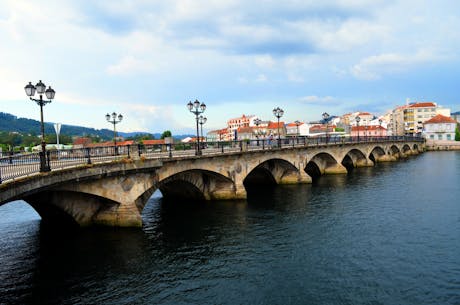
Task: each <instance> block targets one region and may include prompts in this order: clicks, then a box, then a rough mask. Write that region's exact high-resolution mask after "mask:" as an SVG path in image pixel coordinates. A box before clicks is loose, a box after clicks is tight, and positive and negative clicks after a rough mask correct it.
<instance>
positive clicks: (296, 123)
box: [294, 120, 302, 144]
mask: <svg viewBox="0 0 460 305" xmlns="http://www.w3.org/2000/svg"><path fill="white" fill-rule="evenodd" d="M294 124H295V126H296V127H297V136H296V138H297V144H299V136H300V132H299V126H300V125H301V124H302V123H301V122H300V121H299V120H295V121H294Z"/></svg>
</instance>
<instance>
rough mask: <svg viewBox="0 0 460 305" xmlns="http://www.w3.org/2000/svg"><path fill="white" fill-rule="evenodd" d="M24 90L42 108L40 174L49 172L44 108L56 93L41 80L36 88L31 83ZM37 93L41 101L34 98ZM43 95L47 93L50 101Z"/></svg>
mask: <svg viewBox="0 0 460 305" xmlns="http://www.w3.org/2000/svg"><path fill="white" fill-rule="evenodd" d="M24 90H25V91H26V94H27V96H28V97H29V98H30V100H32V101H34V102H36V103H37V105H39V106H40V127H41V134H42V143H41V146H42V151H41V154H40V172H49V171H50V170H51V168H50V164H49V160H48V159H47V158H46V143H45V125H44V123H43V106H45V105H46V104H48V103H51V100H52V99H54V95H55V94H56V92H55V91H54V90H53V89H52V88H51V86H49V87H48V89H46V86H45V84H44V83H42V81H41V80H40V81H39V82H38V83H37V84H36V85H35V86H34V85H32V83H31V82H29V84H28V85H26V86H25V87H24ZM35 91H37V93H38V94H39V95H40V98H39V99H34V98H32V96H34V95H35ZM43 93H45V95H46V98H47V99H48V101H46V100H44V99H43Z"/></svg>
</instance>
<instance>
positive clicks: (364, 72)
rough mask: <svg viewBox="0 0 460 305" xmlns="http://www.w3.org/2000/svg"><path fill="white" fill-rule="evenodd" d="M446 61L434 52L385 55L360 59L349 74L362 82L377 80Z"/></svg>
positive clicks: (423, 50)
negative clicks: (416, 67)
mask: <svg viewBox="0 0 460 305" xmlns="http://www.w3.org/2000/svg"><path fill="white" fill-rule="evenodd" d="M445 59H447V56H446V55H442V54H437V53H436V52H435V51H434V50H428V49H422V50H419V51H418V52H416V53H415V54H397V53H385V54H380V55H373V56H369V57H366V58H364V59H362V60H361V61H360V62H359V63H358V64H356V65H353V66H352V67H351V69H350V73H351V74H352V75H353V76H354V77H356V78H358V79H362V80H377V79H380V78H381V77H382V76H383V75H386V74H394V73H402V72H404V71H407V70H408V69H410V68H412V67H415V66H417V65H423V64H430V63H433V62H437V61H442V60H445Z"/></svg>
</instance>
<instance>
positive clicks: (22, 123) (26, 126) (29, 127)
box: [0, 112, 161, 140]
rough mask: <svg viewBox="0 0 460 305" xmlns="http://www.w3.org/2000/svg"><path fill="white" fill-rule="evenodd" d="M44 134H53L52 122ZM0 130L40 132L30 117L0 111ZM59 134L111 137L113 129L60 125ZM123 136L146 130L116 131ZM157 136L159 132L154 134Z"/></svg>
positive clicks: (47, 125) (33, 133)
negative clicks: (20, 116) (19, 116)
mask: <svg viewBox="0 0 460 305" xmlns="http://www.w3.org/2000/svg"><path fill="white" fill-rule="evenodd" d="M44 125H45V134H54V133H55V131H54V123H47V122H45V124H44ZM0 131H5V132H18V133H21V134H32V135H38V134H40V122H39V121H36V120H32V119H25V118H18V117H16V116H14V115H12V114H9V113H5V112H0ZM61 134H62V135H68V136H98V137H100V138H102V139H107V140H108V139H111V138H112V137H113V130H110V129H95V128H88V127H81V126H74V125H65V124H62V125H61ZM118 134H119V135H121V136H123V137H130V136H135V135H139V134H148V133H147V132H118ZM154 136H155V138H159V137H160V136H161V134H154Z"/></svg>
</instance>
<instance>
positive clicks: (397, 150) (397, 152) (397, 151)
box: [388, 145, 401, 156]
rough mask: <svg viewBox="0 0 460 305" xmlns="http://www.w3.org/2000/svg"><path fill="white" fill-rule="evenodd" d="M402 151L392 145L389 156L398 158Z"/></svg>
mask: <svg viewBox="0 0 460 305" xmlns="http://www.w3.org/2000/svg"><path fill="white" fill-rule="evenodd" d="M400 152H401V150H400V149H399V148H398V146H396V145H391V146H390V150H389V151H388V154H390V155H392V156H398V155H399V153H400Z"/></svg>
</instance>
